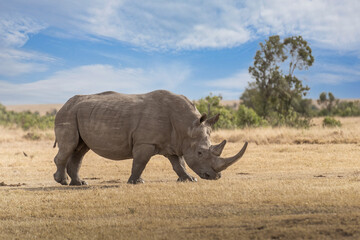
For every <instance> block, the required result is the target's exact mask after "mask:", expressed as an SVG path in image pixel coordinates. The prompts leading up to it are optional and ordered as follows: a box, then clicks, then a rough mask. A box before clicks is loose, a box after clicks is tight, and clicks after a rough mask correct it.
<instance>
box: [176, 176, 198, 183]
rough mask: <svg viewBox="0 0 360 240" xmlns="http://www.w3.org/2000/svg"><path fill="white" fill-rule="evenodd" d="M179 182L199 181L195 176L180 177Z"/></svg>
mask: <svg viewBox="0 0 360 240" xmlns="http://www.w3.org/2000/svg"><path fill="white" fill-rule="evenodd" d="M177 181H178V182H197V179H196V178H195V177H193V176H186V177H179V178H178V180H177Z"/></svg>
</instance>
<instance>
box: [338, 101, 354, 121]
mask: <svg viewBox="0 0 360 240" xmlns="http://www.w3.org/2000/svg"><path fill="white" fill-rule="evenodd" d="M334 115H338V116H342V117H350V116H360V101H342V102H338V103H337V105H336V108H335V110H334Z"/></svg>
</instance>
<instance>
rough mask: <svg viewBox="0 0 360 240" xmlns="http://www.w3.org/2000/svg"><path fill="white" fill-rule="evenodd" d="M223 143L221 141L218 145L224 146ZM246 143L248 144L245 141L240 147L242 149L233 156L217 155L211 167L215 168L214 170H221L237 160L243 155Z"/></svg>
mask: <svg viewBox="0 0 360 240" xmlns="http://www.w3.org/2000/svg"><path fill="white" fill-rule="evenodd" d="M225 143H226V142H225ZM225 143H224V141H223V142H222V143H220V144H219V145H221V144H224V146H225ZM247 145H248V143H247V142H245V144H244V146H243V147H242V149H241V150H240V152H238V153H237V154H236V155H235V156H233V157H229V158H221V157H219V158H217V160H216V163H215V166H213V169H214V170H215V172H221V171H223V170H225V169H226V168H228V167H229V166H230V165H232V164H234V163H235V162H237V161H238V160H239V159H240V158H241V157H242V156H243V155H244V153H245V150H246V147H247ZM224 146H223V147H224Z"/></svg>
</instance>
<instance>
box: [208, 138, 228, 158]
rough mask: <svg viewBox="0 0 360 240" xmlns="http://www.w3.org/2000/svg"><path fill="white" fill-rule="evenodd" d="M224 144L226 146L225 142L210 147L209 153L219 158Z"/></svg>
mask: <svg viewBox="0 0 360 240" xmlns="http://www.w3.org/2000/svg"><path fill="white" fill-rule="evenodd" d="M225 144H226V140H224V141H222V142H221V143H220V144H218V145H212V146H211V147H210V151H211V153H212V154H214V155H215V156H220V155H221V153H222V151H223V150H224V147H225Z"/></svg>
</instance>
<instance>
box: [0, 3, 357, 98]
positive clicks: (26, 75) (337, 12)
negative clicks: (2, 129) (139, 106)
mask: <svg viewBox="0 0 360 240" xmlns="http://www.w3.org/2000/svg"><path fill="white" fill-rule="evenodd" d="M359 12H360V1H357V0H353V1H351V0H345V1H332V0H303V1H285V0H269V1H265V0H264V1H261V0H249V1H230V0H223V1H220V0H208V1H197V0H193V1H186V0H182V1H164V0H155V1H140V0H132V1H131V0H120V1H112V0H110V1H107V0H78V1H70V0H63V1H43V0H32V1H28V0H12V1H8V0H0V103H2V104H7V105H9V104H32V103H63V102H65V101H66V100H67V99H68V98H70V97H71V96H73V95H76V94H91V93H97V92H102V91H107V90H113V91H118V92H123V93H144V92H148V91H151V90H155V89H167V90H170V91H173V92H175V93H179V94H183V95H186V96H187V97H189V98H190V99H199V98H201V97H205V96H206V95H208V94H209V93H210V92H212V93H213V94H221V95H222V96H223V98H224V99H238V98H239V97H240V95H241V94H242V92H243V91H244V89H245V87H246V86H247V85H248V82H250V81H253V80H252V79H251V77H250V76H249V74H248V68H249V66H250V65H251V64H252V62H253V57H254V55H255V52H256V50H258V49H259V42H263V41H264V40H265V39H267V38H268V37H269V36H271V35H275V34H278V35H280V36H281V37H282V38H285V37H288V36H293V35H302V36H303V38H304V39H305V40H307V41H308V42H309V44H310V46H311V48H312V50H313V55H314V57H315V63H314V65H313V66H312V67H311V68H310V69H309V70H308V71H298V72H295V74H296V75H297V76H298V77H300V78H301V79H302V80H303V81H304V83H305V84H307V85H308V86H309V87H310V91H309V94H308V96H309V97H311V98H318V96H319V94H320V93H321V92H323V91H327V92H328V91H331V92H333V93H334V94H335V96H336V97H338V98H360V14H359Z"/></svg>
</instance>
